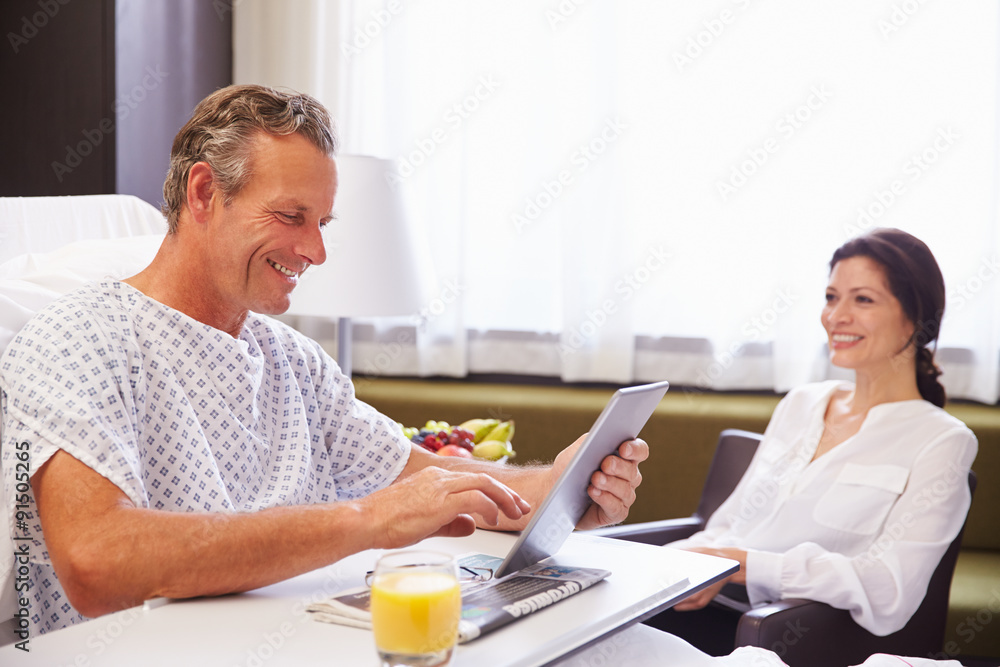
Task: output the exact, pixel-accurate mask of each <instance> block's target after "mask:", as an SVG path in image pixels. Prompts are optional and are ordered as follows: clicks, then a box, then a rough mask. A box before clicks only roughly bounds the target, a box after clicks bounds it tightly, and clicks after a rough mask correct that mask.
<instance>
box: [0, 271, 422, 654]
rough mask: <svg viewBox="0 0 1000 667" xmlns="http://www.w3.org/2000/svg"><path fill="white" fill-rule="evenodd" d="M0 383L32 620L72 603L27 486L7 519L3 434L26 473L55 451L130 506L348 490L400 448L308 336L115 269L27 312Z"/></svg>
mask: <svg viewBox="0 0 1000 667" xmlns="http://www.w3.org/2000/svg"><path fill="white" fill-rule="evenodd" d="M0 389H2V391H3V399H4V408H5V411H4V435H3V443H2V444H3V470H4V492H5V493H6V494H7V495H6V498H7V502H8V508H9V509H10V516H8V517H7V520H8V521H9V522H10V523H9V525H10V527H11V530H12V535H14V536H16V537H22V538H30V541H25V542H18V544H23V543H26V544H28V545H29V546H30V549H31V551H30V556H31V566H30V570H31V572H30V580H31V584H30V586H31V588H30V593H31V597H30V600H31V602H32V609H31V621H32V634H36V633H41V632H46V631H48V630H53V629H57V628H61V627H64V626H66V625H69V624H72V623H75V622H78V621H80V620H82V619H83V617H82V616H81V615H80V614H79V613H78V612H77V611H76V610H75V609H74V608H73V607H72V606H71V605H70V604H69V601H68V600H67V598H66V595H65V593H64V592H63V589H62V587H61V586H60V584H59V580H58V578H57V577H56V575H55V573H54V572H53V570H52V566H51V564H50V561H49V555H48V552H47V551H46V546H45V540H44V537H43V535H42V528H41V524H40V523H39V520H38V516H37V512H36V511H35V505H34V500H33V498H30V497H29V498H27V500H28V502H27V505H28V510H27V514H26V516H25V515H21V517H20V518H19V519H18V520H16V521H15V514H16V512H15V509H16V505H17V504H19V502H20V501H24V500H26V498H24V497H21V498H18V497H17V496H18V494H17V493H16V484H15V481H16V480H15V477H14V467H15V466H14V454H15V451H16V450H15V448H16V447H17V445H20V446H21V448H22V449H25V450H27V451H30V469H31V474H34V473H35V472H36V471H37V470H38V468H39V467H41V466H42V464H43V463H45V461H47V460H48V459H49V458H50V457H51V456H52V455H53V454H54V453H55V452H56V451H58V450H60V449H62V450H65V451H66V452H68V453H70V454H71V455H73V456H74V457H75V458H77V459H79V460H80V461H82V462H83V463H85V464H86V465H88V466H89V467H91V468H93V469H94V470H95V471H97V472H99V473H100V474H101V475H103V476H105V477H106V478H107V479H109V480H111V481H112V482H113V483H114V484H115V485H116V486H118V487H119V488H120V489H121V490H122V491H123V492H124V493H125V494H126V495H127V496H128V497H129V498H130V499H131V500H132V502H134V503H135V504H136V506H138V507H144V508H152V509H160V510H170V511H177V512H193V511H199V512H201V511H207V512H253V511H257V510H261V509H265V508H268V507H274V506H279V505H298V504H309V503H324V502H332V501H336V500H344V499H351V498H357V497H360V496H364V495H367V494H368V493H371V492H372V491H375V490H377V489H380V488H383V487H385V486H387V485H388V484H390V483H391V482H392V481H393V480H394V479H395V478H396V476H397V475H398V474H399V472H400V471H401V470H402V468H403V466H404V465H405V464H406V461H407V458H408V455H409V443H408V442H407V441H406V439H405V438H404V437H403V435H402V433H401V432H400V430H399V428H398V427H397V425H396V424H395V422H394V421H392V420H391V419H388V418H387V417H384V416H383V415H381V414H379V413H378V412H376V411H375V410H374V409H373V408H371V407H370V406H368V405H366V404H365V403H362V402H360V401H358V400H357V399H356V398H355V396H354V388H353V386H352V384H351V382H350V381H349V380H348V378H347V377H346V376H344V375H343V374H342V373H341V372H340V369H339V368H338V367H337V365H336V363H335V362H334V361H333V360H332V359H331V358H330V357H329V356H328V355H327V354H326V353H324V352H323V350H322V349H321V348H320V346H319V345H318V344H317V343H315V342H314V341H312V340H310V339H308V338H306V337H304V336H302V335H301V334H299V333H298V332H296V331H295V330H293V329H291V328H290V327H287V326H285V325H283V324H281V323H280V322H277V321H275V320H272V319H269V318H266V317H262V316H259V315H256V314H254V313H250V314H249V316H248V317H247V320H246V323H245V324H244V327H243V330H242V332H241V333H240V337H239V338H238V339H234V338H233V337H232V336H230V335H228V334H226V333H224V332H222V331H219V330H218V329H214V328H212V327H210V326H208V325H205V324H202V323H201V322H198V321H196V320H194V319H192V318H190V317H188V316H187V315H184V314H183V313H181V312H179V311H177V310H174V309H172V308H169V307H167V306H165V305H163V304H161V303H159V302H157V301H154V300H152V299H150V298H148V297H146V296H145V295H143V294H142V293H141V292H139V291H137V290H135V289H134V288H132V287H130V286H129V285H126V284H124V283H121V282H106V283H100V284H96V283H95V284H92V285H89V286H87V287H84V288H82V289H81V290H79V291H77V292H74V293H73V294H70V295H68V296H66V297H64V298H62V299H60V300H58V301H57V302H55V303H53V304H52V305H50V306H49V307H47V308H46V309H44V310H43V311H41V312H40V313H39V314H38V315H37V316H36V317H35V318H34V319H33V320H32V321H31V322H29V323H28V325H27V326H25V328H24V329H23V330H22V331H21V332H20V333H19V334H18V335H17V337H16V338H15V339H14V341H13V342H11V344H10V346H9V348H8V350H7V352H6V354H5V355H4V357H3V359H2V361H0ZM22 443H27V445H24V444H22ZM22 489H23V487H22ZM29 496H30V494H29ZM22 507H23V503H22Z"/></svg>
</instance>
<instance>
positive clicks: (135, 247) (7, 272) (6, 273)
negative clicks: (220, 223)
mask: <svg viewBox="0 0 1000 667" xmlns="http://www.w3.org/2000/svg"><path fill="white" fill-rule="evenodd" d="M163 236H164V235H163V234H150V235H147V236H129V237H124V238H118V239H95V240H88V241H77V242H75V243H70V244H69V245H65V246H63V247H61V248H59V249H58V250H53V251H52V252H47V253H29V254H27V255H20V256H19V257H15V258H13V259H10V260H8V261H6V262H4V263H3V264H0V355H2V354H3V351H4V350H5V349H6V348H7V345H8V344H9V343H10V341H11V339H13V338H14V335H15V334H16V333H17V332H18V331H20V330H21V328H22V327H23V326H24V325H25V324H27V323H28V320H30V319H31V318H32V317H33V316H34V315H35V313H37V312H38V311H39V310H41V309H42V308H44V307H45V306H47V305H48V304H49V303H50V302H51V301H54V300H55V299H57V298H59V297H60V296H62V295H64V294H68V293H69V292H72V291H73V290H75V289H77V288H78V287H82V286H83V285H85V284H87V283H89V282H92V281H95V280H103V279H106V278H112V279H115V280H121V279H122V278H128V277H130V276H134V275H135V274H137V273H138V272H139V271H141V270H142V269H143V268H145V267H146V266H147V265H148V264H149V263H150V262H151V261H152V260H153V257H154V256H155V255H156V251H157V249H158V248H159V247H160V243H161V242H162V241H163Z"/></svg>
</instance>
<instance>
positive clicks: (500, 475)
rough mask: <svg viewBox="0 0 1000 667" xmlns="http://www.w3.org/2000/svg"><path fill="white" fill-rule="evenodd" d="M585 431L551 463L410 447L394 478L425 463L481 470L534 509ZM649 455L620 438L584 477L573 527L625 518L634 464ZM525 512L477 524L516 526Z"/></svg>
mask: <svg viewBox="0 0 1000 667" xmlns="http://www.w3.org/2000/svg"><path fill="white" fill-rule="evenodd" d="M585 437H586V434H585V435H582V436H580V437H579V438H578V439H577V440H576V442H574V443H573V444H572V445H570V446H569V447H567V448H566V449H564V450H563V451H561V452H560V453H559V455H558V456H556V459H555V462H554V463H553V464H552V465H551V466H501V465H496V464H494V463H485V462H481V461H474V460H470V459H463V458H459V457H455V456H438V455H437V454H432V453H430V452H428V451H427V450H425V449H423V448H421V447H417V446H415V447H413V450H412V452H411V453H410V459H409V461H408V462H407V464H406V467H405V468H404V469H403V472H402V473H401V474H400V476H399V479H406V478H407V477H408V476H409V475H411V474H413V473H415V472H417V471H420V470H423V469H426V468H427V467H428V466H435V467H443V468H447V469H448V470H454V471H463V472H481V473H482V472H484V473H486V474H488V475H491V476H493V477H495V478H496V479H498V480H499V481H501V482H503V483H504V484H505V485H506V486H508V487H509V488H511V489H514V490H515V491H516V492H517V494H518V495H519V496H521V497H522V498H524V499H525V500H527V501H528V503H530V504H531V506H532V507H538V506H539V505H541V503H542V501H543V500H544V499H545V496H546V494H548V492H549V489H551V488H552V486H553V485H554V484H555V482H556V480H557V479H558V478H559V475H560V474H561V473H562V471H563V470H564V469H565V468H566V466H567V465H569V462H570V461H571V460H572V459H573V455H574V454H576V451H577V450H578V449H579V448H580V446H581V445H582V444H583V440H584V438H585ZM648 457H649V446H648V445H647V444H646V443H645V442H644V441H643V440H629V441H628V442H623V443H622V444H621V446H620V447H619V448H618V451H617V453H616V454H612V455H611V456H608V457H606V458H605V459H604V461H602V462H601V469H600V470H598V471H596V472H594V474H593V475H592V476H591V478H590V486H589V487H588V488H587V494H588V495H589V496H590V498H591V500H593V501H594V502H593V504H592V505H591V506H590V508H589V509H588V510H587V512H586V514H584V515H583V518H582V519H581V520H580V523H578V524H577V528H579V529H581V530H588V529H591V528H598V527H600V526H608V525H612V524H616V523H620V522H622V521H624V520H625V518H626V517H627V516H628V511H629V508H630V507H631V506H632V503H634V502H635V489H636V487H637V486H639V483H640V482H641V481H642V475H641V474H640V473H639V464H640V463H641V462H643V461H645V460H646V459H647V458H648ZM530 518H531V517H530V516H523V517H517V518H514V517H509V516H508V517H504V516H501V517H500V522H499V524H496V525H494V524H492V523H490V522H489V521H486V522H484V521H482V519H478V520H477V523H478V525H479V526H480V527H481V528H498V529H500V530H520V529H521V528H524V526H525V525H527V523H528V520H529V519H530Z"/></svg>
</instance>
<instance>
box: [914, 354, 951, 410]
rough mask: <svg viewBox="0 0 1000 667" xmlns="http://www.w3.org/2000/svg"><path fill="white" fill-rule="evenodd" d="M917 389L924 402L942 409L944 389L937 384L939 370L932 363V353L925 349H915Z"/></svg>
mask: <svg viewBox="0 0 1000 667" xmlns="http://www.w3.org/2000/svg"><path fill="white" fill-rule="evenodd" d="M916 361H917V389H918V390H920V396H921V397H923V399H924V400H925V401H930V402H931V403H933V404H934V405H936V406H938V407H939V408H943V407H944V401H945V393H944V387H943V386H942V385H941V383H940V382H938V376H939V375H941V369H940V368H938V367H937V364H935V363H934V353H933V352H932V351H931V350H930V349H928V348H926V347H918V348H917V359H916Z"/></svg>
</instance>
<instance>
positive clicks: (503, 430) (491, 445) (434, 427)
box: [400, 419, 514, 463]
mask: <svg viewBox="0 0 1000 667" xmlns="http://www.w3.org/2000/svg"><path fill="white" fill-rule="evenodd" d="M400 428H402V429H403V435H405V436H406V437H407V438H409V439H410V442H412V443H414V444H416V445H419V446H421V447H423V448H424V449H426V450H428V451H431V452H434V453H435V454H437V455H439V456H459V457H462V458H467V459H481V460H483V461H496V462H498V463H504V462H506V461H507V460H508V459H512V458H514V449H513V448H512V447H511V444H510V441H511V440H512V439H513V438H514V420H509V421H500V420H499V419H470V420H468V421H465V422H462V423H461V424H458V425H457V426H452V425H451V424H448V423H447V422H443V421H434V420H430V421H428V422H427V423H426V424H424V425H423V427H422V428H418V427H416V426H403V425H402V424H400Z"/></svg>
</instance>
